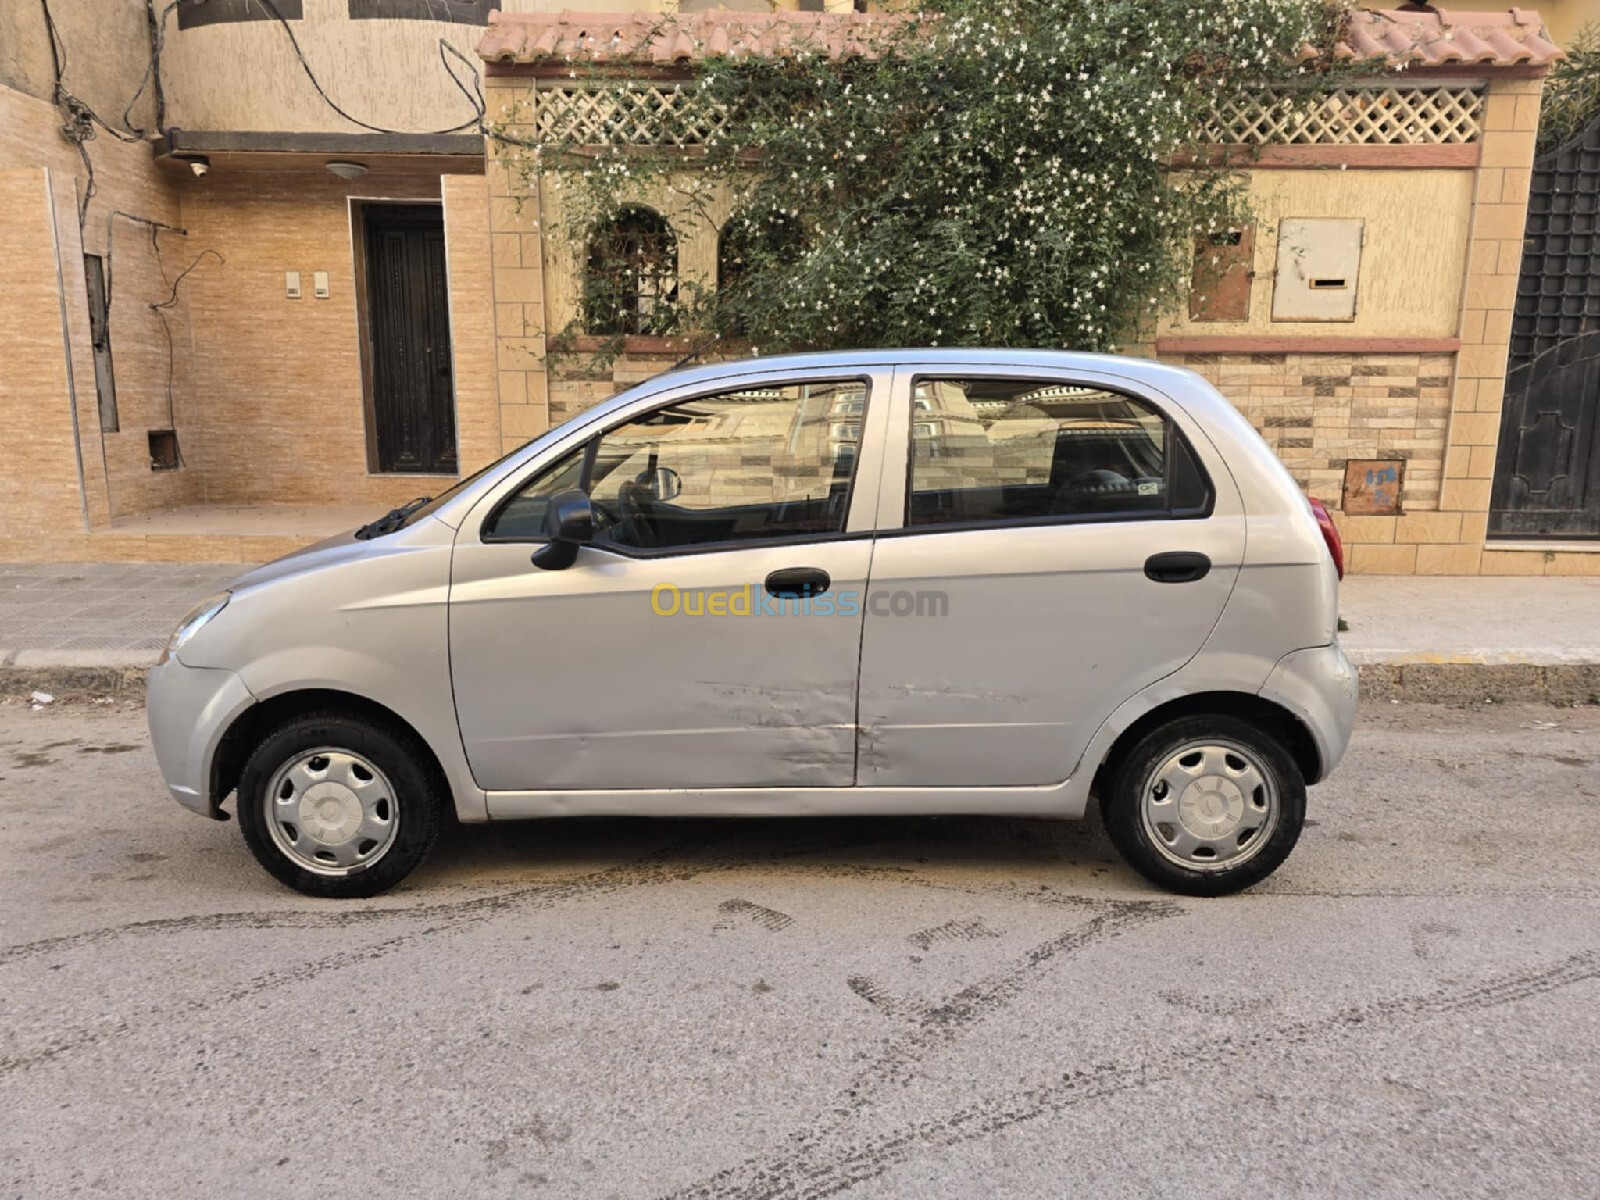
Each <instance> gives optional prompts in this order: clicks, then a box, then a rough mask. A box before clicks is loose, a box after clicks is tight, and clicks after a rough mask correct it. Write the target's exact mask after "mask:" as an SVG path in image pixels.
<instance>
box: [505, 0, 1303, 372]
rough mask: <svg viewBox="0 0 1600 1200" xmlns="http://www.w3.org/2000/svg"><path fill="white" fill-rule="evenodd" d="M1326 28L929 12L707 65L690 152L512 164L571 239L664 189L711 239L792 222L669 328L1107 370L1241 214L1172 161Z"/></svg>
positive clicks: (1246, 2) (986, 6)
mask: <svg viewBox="0 0 1600 1200" xmlns="http://www.w3.org/2000/svg"><path fill="white" fill-rule="evenodd" d="M663 20H664V21H671V20H672V18H670V17H664V18H663ZM1328 21H1329V14H1328V10H1327V9H1326V8H1325V6H1324V5H1323V4H1322V3H1321V2H1320V0H1210V2H1208V3H1198V2H1195V0H1008V2H1002V3H998V4H996V3H993V2H991V0H934V3H933V4H931V5H930V6H929V8H928V9H927V11H926V13H925V16H924V17H922V18H919V19H916V20H913V21H911V22H908V23H906V24H904V25H903V26H899V27H894V28H891V29H889V30H888V31H887V32H885V33H884V34H883V35H882V37H881V41H880V51H879V56H878V57H877V58H876V59H872V60H863V59H853V60H849V61H845V62H837V61H833V60H830V59H829V58H828V57H827V55H826V54H825V53H823V50H822V47H820V46H817V47H805V46H799V47H797V51H798V52H797V53H796V54H794V55H791V56H787V57H783V58H771V59H754V58H740V59H728V58H716V57H712V58H708V59H706V60H705V62H704V64H703V66H702V67H701V73H700V76H699V78H698V79H697V80H696V81H695V82H693V83H692V84H690V85H688V86H690V87H693V88H695V89H696V92H697V100H698V102H703V103H705V104H707V105H709V106H713V107H714V108H716V109H717V110H718V111H722V112H726V113H727V114H729V120H728V121H727V123H726V124H724V125H723V126H722V127H721V128H720V130H718V131H717V132H716V133H714V134H712V135H711V136H709V137H707V138H706V139H705V140H704V142H703V144H700V145H697V146H696V147H694V148H693V152H692V154H691V155H689V156H688V157H686V156H685V152H683V151H682V150H677V151H674V152H672V153H660V152H657V153H651V152H648V151H646V152H644V153H641V152H640V150H639V147H638V146H637V145H631V146H624V145H622V144H620V140H619V143H618V144H615V145H600V146H589V147H577V146H560V145H557V146H545V147H541V148H540V151H541V152H540V153H539V154H538V155H537V157H536V158H535V157H534V156H532V155H529V154H527V153H526V152H519V153H520V154H521V158H522V161H523V163H524V166H525V169H526V170H528V171H529V172H530V174H531V173H533V172H537V171H544V172H546V173H549V172H555V173H557V174H559V175H560V176H561V177H562V183H563V195H564V196H565V197H566V208H567V213H568V217H567V220H566V222H565V225H564V233H565V235H566V236H569V237H571V238H573V239H574V240H575V241H577V242H578V243H579V244H580V245H581V244H582V239H583V238H584V237H585V236H586V233H585V231H586V230H587V229H590V228H594V227H595V222H597V221H599V220H601V219H602V218H604V217H605V216H606V215H607V214H608V213H613V212H615V211H616V210H617V209H618V208H619V207H620V206H621V205H623V204H625V203H627V202H629V201H630V200H632V199H636V198H639V197H641V196H646V195H650V194H653V193H661V192H663V191H667V192H670V193H671V194H672V196H673V197H674V203H675V204H676V205H677V206H678V207H677V214H678V215H675V216H674V222H675V224H676V223H678V222H679V221H691V222H692V221H705V222H711V223H713V224H718V225H720V224H721V223H722V222H723V221H725V220H726V212H727V210H728V207H729V199H730V197H731V198H732V201H733V208H734V210H735V211H740V212H745V213H749V214H772V213H781V214H788V215H787V216H786V217H785V221H786V222H787V223H788V224H787V227H786V229H787V232H786V233H785V236H784V237H783V238H782V239H778V241H780V242H781V246H778V247H763V246H760V245H754V244H752V243H755V242H759V240H760V239H753V238H750V237H748V236H741V237H739V238H737V239H735V240H736V241H737V242H738V246H737V247H736V249H737V257H738V259H739V262H738V266H737V269H736V270H735V271H733V272H732V273H731V276H730V273H729V272H727V271H724V272H722V274H723V275H724V280H723V283H724V286H723V287H721V288H705V289H701V290H696V289H686V290H684V291H681V292H680V294H679V295H680V299H679V305H680V311H679V313H678V317H679V327H680V328H695V329H706V330H713V331H720V332H724V333H727V334H730V335H737V336H742V337H747V338H748V339H749V340H750V341H752V342H753V343H754V344H756V345H757V346H759V347H760V348H761V349H762V350H763V351H765V350H769V349H770V350H780V349H787V348H848V347H871V346H894V345H942V346H947V345H1009V346H1050V347H1070V348H1076V349H1087V350H1104V349H1110V348H1113V347H1114V346H1115V345H1116V344H1117V343H1118V342H1119V341H1120V340H1123V339H1125V338H1127V337H1128V336H1129V335H1130V334H1132V333H1133V332H1134V331H1135V330H1136V329H1137V327H1138V326H1139V325H1140V323H1141V322H1142V321H1145V320H1147V319H1148V318H1149V317H1150V316H1151V315H1152V314H1153V313H1154V312H1156V311H1157V310H1159V309H1162V308H1165V307H1168V306H1170V305H1172V304H1173V303H1174V302H1175V301H1176V300H1177V299H1178V298H1179V296H1180V295H1181V292H1182V288H1183V286H1184V280H1185V277H1186V275H1187V271H1188V268H1189V266H1190V264H1191V261H1192V244H1193V239H1194V236H1195V234H1196V232H1202V231H1206V230H1209V229H1215V228H1222V227H1227V226H1229V225H1231V224H1234V223H1236V222H1237V220H1238V217H1239V210H1240V209H1241V207H1242V204H1243V198H1242V181H1241V180H1240V179H1239V178H1238V177H1236V176H1233V175H1229V174H1227V173H1225V172H1224V171H1222V170H1220V169H1217V168H1210V167H1197V168H1193V169H1185V170H1182V171H1175V170H1173V169H1172V166H1171V164H1172V162H1173V159H1174V156H1175V155H1176V154H1177V153H1179V152H1180V151H1181V150H1182V149H1183V148H1184V147H1186V146H1187V145H1189V144H1191V143H1192V142H1193V141H1194V140H1195V138H1196V136H1197V132H1198V130H1199V128H1200V127H1201V125H1202V123H1203V122H1204V120H1205V118H1206V116H1207V115H1208V114H1209V112H1210V111H1211V108H1212V105H1213V104H1214V103H1216V102H1217V101H1219V100H1222V99H1224V98H1225V97H1226V96H1227V95H1228V94H1229V93H1230V92H1233V91H1237V90H1240V89H1243V88H1244V87H1246V86H1249V85H1259V84H1262V83H1268V82H1272V81H1274V80H1279V79H1283V78H1286V77H1291V76H1294V75H1296V74H1297V73H1298V72H1299V71H1300V68H1298V67H1297V66H1296V65H1295V63H1296V56H1297V52H1298V50H1299V49H1300V47H1301V46H1302V45H1304V44H1305V43H1306V42H1307V41H1321V40H1322V38H1323V37H1324V36H1325V33H1326V27H1327V23H1328ZM1324 44H1326V43H1324ZM611 86H624V85H623V84H621V83H620V82H618V83H616V84H612V85H611ZM579 149H582V150H583V151H584V153H583V154H582V155H578V154H573V153H571V151H576V150H579ZM681 241H682V238H681V237H680V242H681ZM726 257H727V256H726V254H725V258H726ZM579 261H581V256H580V260H579Z"/></svg>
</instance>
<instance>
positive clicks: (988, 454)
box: [858, 365, 1245, 787]
mask: <svg viewBox="0 0 1600 1200" xmlns="http://www.w3.org/2000/svg"><path fill="white" fill-rule="evenodd" d="M890 423H891V431H890V437H889V441H888V446H889V448H890V449H889V452H888V454H887V455H886V458H885V464H884V477H883V481H882V489H883V495H882V499H881V501H880V511H881V512H883V513H884V514H885V517H884V519H883V520H880V531H879V536H878V541H877V546H876V549H875V551H874V556H873V563H872V578H871V581H870V585H869V588H868V595H867V617H866V627H865V631H864V634H863V639H862V664H861V696H860V710H859V713H860V715H859V719H860V724H861V731H860V768H859V771H858V782H859V783H860V784H861V785H862V786H880V787H882V786H910V787H938V786H975V787H976V786H991V787H993V786H1011V785H1047V784H1055V783H1059V782H1060V781H1062V780H1063V779H1065V778H1067V777H1068V775H1070V773H1071V772H1072V770H1073V767H1074V766H1075V764H1076V763H1077V761H1078V758H1079V757H1080V755H1081V754H1082V752H1083V750H1084V748H1085V746H1086V745H1087V743H1088V741H1089V739H1090V737H1091V736H1092V735H1093V733H1094V731H1095V729H1096V728H1097V727H1098V726H1099V724H1100V723H1101V722H1102V721H1103V720H1104V719H1105V717H1106V716H1107V715H1109V714H1110V713H1111V711H1112V710H1113V709H1114V708H1115V707H1116V706H1117V705H1118V704H1120V703H1121V702H1122V701H1123V700H1125V699H1127V698H1128V697H1129V696H1131V695H1132V694H1133V693H1135V692H1137V691H1139V690H1140V689H1141V688H1143V687H1145V686H1147V685H1148V684H1150V683H1153V682H1155V681H1156V680H1158V679H1160V678H1162V677H1163V676H1165V675H1168V674H1170V673H1171V672H1173V671H1175V670H1177V669H1178V668H1179V667H1181V666H1182V665H1183V664H1184V663H1185V662H1187V661H1188V660H1189V659H1190V658H1191V657H1193V656H1194V654H1195V653H1196V651H1198V650H1199V649H1200V647H1201V645H1202V644H1203V643H1204V642H1205V640H1206V638H1207V637H1208V636H1209V634H1210V632H1211V630H1212V628H1213V627H1214V626H1215V624H1216V622H1217V619H1218V617H1219V616H1220V615H1221V613H1222V609H1223V606H1224V605H1225V604H1226V602H1227V599H1228V595H1229V593H1230V591H1231V590H1232V588H1233V584H1234V581H1235V579H1236V578H1237V575H1238V572H1239V567H1240V564H1241V562H1242V559H1243V555H1244V543H1245V524H1244V512H1243V506H1242V502H1241V500H1240V497H1239V494H1238V491H1237V489H1236V487H1235V486H1234V484H1233V481H1232V478H1231V476H1230V475H1229V474H1228V472H1227V469H1226V467H1225V466H1224V465H1223V464H1222V462H1221V461H1220V458H1219V456H1218V455H1217V453H1216V450H1215V448H1214V447H1213V446H1212V445H1211V444H1210V442H1209V440H1207V439H1206V438H1205V436H1204V434H1203V433H1202V432H1201V431H1200V430H1199V429H1197V428H1194V427H1192V426H1191V425H1190V424H1189V423H1188V420H1187V418H1186V417H1184V416H1183V415H1182V414H1181V412H1180V411H1179V410H1178V409H1177V408H1176V407H1175V406H1170V404H1169V402H1166V401H1165V400H1164V399H1163V398H1161V397H1159V396H1157V395H1154V394H1150V393H1147V392H1144V391H1141V390H1140V389H1139V388H1138V387H1136V386H1135V385H1133V384H1132V383H1130V382H1129V381H1127V380H1123V379H1119V378H1115V377H1111V376H1096V375H1093V374H1083V375H1073V376H1064V375H1058V374H1053V373H1051V372H1046V371H1033V370H1028V371H1022V370H1020V369H1013V370H1012V371H1010V372H1006V371H1003V370H995V369H993V368H979V367H973V368H970V369H967V368H961V367H956V368H951V367H949V366H943V365H941V366H940V367H938V368H936V369H934V368H930V369H927V370H902V371H901V372H900V373H898V374H897V376H896V381H895V393H894V404H893V406H892V411H891V413H890ZM899 447H904V448H905V449H903V450H899V452H898V453H897V448H899ZM897 514H898V517H897ZM1197 556H1203V561H1204V564H1205V568H1204V570H1203V571H1202V570H1201V567H1200V564H1201V563H1202V557H1197Z"/></svg>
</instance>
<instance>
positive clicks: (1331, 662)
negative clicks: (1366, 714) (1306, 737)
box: [1260, 639, 1359, 783]
mask: <svg viewBox="0 0 1600 1200" xmlns="http://www.w3.org/2000/svg"><path fill="white" fill-rule="evenodd" d="M1260 694H1261V697H1262V699H1264V700H1271V701H1273V702H1275V703H1277V704H1280V705H1282V706H1283V707H1284V708H1286V709H1288V710H1289V711H1290V712H1292V713H1294V714H1295V716H1297V717H1299V718H1300V720H1301V721H1302V722H1303V723H1304V724H1305V726H1306V728H1307V729H1309V730H1310V731H1311V736H1312V738H1313V739H1315V741H1316V743H1317V756H1318V758H1319V759H1320V761H1321V763H1322V771H1321V774H1319V775H1318V777H1317V778H1316V779H1308V780H1306V782H1307V783H1317V782H1318V781H1319V780H1322V779H1326V778H1327V777H1328V776H1329V775H1330V774H1332V772H1333V769H1334V768H1335V767H1336V766H1338V765H1339V760H1340V759H1342V758H1343V757H1344V752H1345V750H1346V748H1347V747H1348V746H1349V745H1350V733H1351V731H1352V730H1353V729H1354V728H1355V723H1356V700H1357V698H1358V694H1359V689H1358V685H1357V682H1356V669H1355V667H1353V666H1351V665H1350V660H1349V659H1348V658H1346V657H1345V656H1344V650H1343V648H1341V647H1340V645H1339V642H1338V639H1335V640H1334V641H1333V642H1332V643H1330V644H1329V645H1326V646H1315V647H1312V648H1311V649H1309V650H1296V651H1294V652H1293V653H1291V654H1285V655H1284V656H1283V657H1282V658H1280V659H1279V660H1278V665H1277V666H1275V667H1274V668H1273V669H1272V674H1270V675H1268V676H1267V682H1266V683H1265V684H1263V685H1262V688H1261V693H1260Z"/></svg>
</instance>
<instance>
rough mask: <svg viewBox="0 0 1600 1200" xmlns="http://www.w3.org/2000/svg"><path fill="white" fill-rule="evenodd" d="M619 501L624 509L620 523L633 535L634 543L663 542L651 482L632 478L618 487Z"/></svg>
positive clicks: (639, 544)
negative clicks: (651, 492) (657, 521)
mask: <svg viewBox="0 0 1600 1200" xmlns="http://www.w3.org/2000/svg"><path fill="white" fill-rule="evenodd" d="M617 503H618V507H620V508H621V510H622V520H621V522H620V524H621V525H622V526H623V527H624V528H625V529H626V530H627V531H628V532H629V533H631V534H632V535H633V536H632V539H631V541H632V544H633V545H635V546H659V545H660V544H661V530H660V529H659V528H658V527H657V525H656V515H655V502H654V498H653V497H652V496H651V494H650V485H649V484H647V483H640V482H639V481H638V480H637V479H630V480H629V481H628V482H627V483H625V484H623V485H622V486H621V487H620V488H618V489H617Z"/></svg>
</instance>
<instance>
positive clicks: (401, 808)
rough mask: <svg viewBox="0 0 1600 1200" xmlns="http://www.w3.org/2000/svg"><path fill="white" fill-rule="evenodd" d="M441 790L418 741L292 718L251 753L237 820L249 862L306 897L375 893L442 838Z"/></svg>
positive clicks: (359, 722)
mask: <svg viewBox="0 0 1600 1200" xmlns="http://www.w3.org/2000/svg"><path fill="white" fill-rule="evenodd" d="M443 801H444V797H443V796H442V795H441V794H440V788H439V787H438V786H437V785H436V784H435V783H434V782H433V778H432V772H430V770H429V769H428V764H427V759H426V757H425V752H424V751H423V750H422V747H421V746H419V745H417V744H416V741H415V739H414V738H411V737H408V736H403V735H399V734H396V733H395V732H392V731H390V730H389V729H386V728H384V727H382V726H380V725H377V724H374V723H372V722H370V721H366V720H363V719H361V718H359V717H353V716H346V715H343V714H338V713H319V714H314V715H310V716H305V717H299V718H297V719H295V720H293V721H290V722H289V723H288V724H286V725H284V726H282V727H281V728H279V729H278V730H277V731H276V732H274V733H273V734H271V736H269V737H268V738H266V740H264V741H263V742H262V743H261V744H260V745H259V746H257V747H256V749H255V752H254V753H253V754H251V756H250V758H249V761H248V762H246V763H245V767H244V772H243V774H242V775H241V776H240V779H239V802H238V809H239V826H240V828H241V830H243V832H244V839H245V843H246V844H247V845H248V846H249V847H250V852H251V853H252V854H254V855H255V856H256V860H257V861H258V862H259V863H260V864H261V865H262V866H263V867H265V868H266V869H267V870H268V871H269V872H271V873H272V875H273V876H274V877H275V878H277V879H278V880H279V881H280V882H282V883H285V884H287V885H288V886H289V887H292V888H294V889H295V890H296V891H299V892H304V893H305V894H306V895H308V896H325V897H361V896H375V895H377V894H378V893H379V892H382V891H384V890H386V889H388V888H391V887H393V886H394V885H395V884H397V883H399V882H400V880H402V879H404V878H405V877H406V876H407V875H409V874H410V873H411V872H412V870H414V869H415V868H416V866H417V865H418V864H419V863H421V862H422V860H423V859H424V858H425V857H427V854H428V851H429V850H430V849H432V847H433V843H434V841H435V840H436V839H437V838H438V836H439V826H440V821H441V816H442V812H443Z"/></svg>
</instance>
